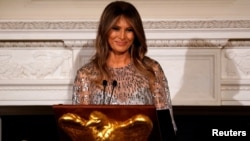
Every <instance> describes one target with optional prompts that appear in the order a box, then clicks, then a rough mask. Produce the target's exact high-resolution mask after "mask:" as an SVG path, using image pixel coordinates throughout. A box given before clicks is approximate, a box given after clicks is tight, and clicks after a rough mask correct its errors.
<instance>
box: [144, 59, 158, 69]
mask: <svg viewBox="0 0 250 141" xmlns="http://www.w3.org/2000/svg"><path fill="white" fill-rule="evenodd" d="M144 62H145V63H146V64H147V65H148V66H151V67H153V68H154V67H159V66H160V63H159V62H158V61H157V60H155V59H153V58H151V57H148V56H146V57H145V58H144Z"/></svg>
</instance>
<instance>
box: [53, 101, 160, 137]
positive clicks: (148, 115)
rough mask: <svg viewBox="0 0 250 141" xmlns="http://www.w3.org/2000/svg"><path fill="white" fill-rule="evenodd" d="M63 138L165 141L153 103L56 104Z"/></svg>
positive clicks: (60, 133)
mask: <svg viewBox="0 0 250 141" xmlns="http://www.w3.org/2000/svg"><path fill="white" fill-rule="evenodd" d="M53 112H54V114H55V118H56V121H57V126H58V132H59V136H60V141H85V140H86V141H162V139H161V135H160V128H159V123H158V118H157V113H156V109H155V107H154V106H153V105H53Z"/></svg>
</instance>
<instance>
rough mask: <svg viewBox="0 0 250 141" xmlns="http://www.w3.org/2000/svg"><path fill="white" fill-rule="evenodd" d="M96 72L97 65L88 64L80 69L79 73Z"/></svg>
mask: <svg viewBox="0 0 250 141" xmlns="http://www.w3.org/2000/svg"><path fill="white" fill-rule="evenodd" d="M94 71H95V65H94V63H93V62H88V63H86V64H84V65H83V66H82V67H81V68H80V69H78V72H81V73H88V74H89V73H91V72H92V73H93V72H94Z"/></svg>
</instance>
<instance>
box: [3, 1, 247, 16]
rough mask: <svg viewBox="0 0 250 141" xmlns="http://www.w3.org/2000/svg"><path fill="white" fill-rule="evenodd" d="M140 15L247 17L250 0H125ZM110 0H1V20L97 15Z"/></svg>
mask: <svg viewBox="0 0 250 141" xmlns="http://www.w3.org/2000/svg"><path fill="white" fill-rule="evenodd" d="M128 1H129V2H131V3H133V4H134V5H135V6H136V7H137V9H138V10H139V12H140V13H141V16H142V18H143V19H250V14H249V13H250V8H249V7H250V1H249V0H128ZM109 2H111V0H0V19H1V20H84V19H88V20H90V19H93V20H97V19H99V16H100V14H101V12H102V10H103V9H104V7H105V6H106V5H107V4H108V3H109Z"/></svg>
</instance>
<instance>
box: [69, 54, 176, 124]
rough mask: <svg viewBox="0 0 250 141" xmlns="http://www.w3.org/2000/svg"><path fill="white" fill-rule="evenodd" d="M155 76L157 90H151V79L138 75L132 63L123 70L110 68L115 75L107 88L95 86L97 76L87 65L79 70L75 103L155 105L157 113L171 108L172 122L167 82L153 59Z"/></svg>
mask: <svg viewBox="0 0 250 141" xmlns="http://www.w3.org/2000/svg"><path fill="white" fill-rule="evenodd" d="M151 61H152V62H153V63H152V62H151V66H152V68H153V70H154V72H155V74H156V82H155V84H154V85H153V87H154V91H153V92H151V91H150V87H149V78H147V77H145V76H144V75H142V74H140V73H138V71H136V69H135V67H134V65H133V64H128V65H127V66H124V67H121V68H109V71H110V72H111V74H112V78H111V80H115V81H116V82H117V85H116V86H114V85H112V82H113V81H111V82H110V81H109V82H107V86H105V88H104V86H100V85H96V84H95V83H94V82H92V81H90V80H91V78H95V77H97V72H96V71H95V69H94V68H95V67H94V64H93V63H91V62H90V63H88V64H85V65H84V66H83V67H82V68H80V69H79V70H78V71H77V75H76V78H75V82H74V87H73V104H113V105H114V104H116V105H152V104H154V105H155V107H156V109H157V110H162V109H169V110H170V114H171V117H172V119H173V112H172V104H171V98H170V93H169V87H168V81H167V79H166V77H165V74H164V72H163V69H162V68H161V66H160V64H159V63H158V62H157V61H155V60H153V59H152V60H151Z"/></svg>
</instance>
